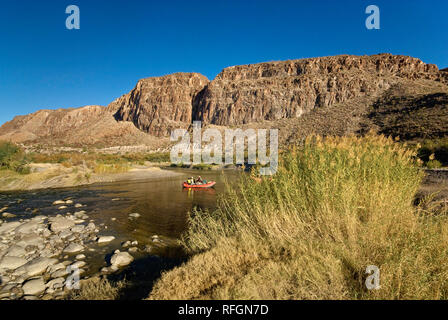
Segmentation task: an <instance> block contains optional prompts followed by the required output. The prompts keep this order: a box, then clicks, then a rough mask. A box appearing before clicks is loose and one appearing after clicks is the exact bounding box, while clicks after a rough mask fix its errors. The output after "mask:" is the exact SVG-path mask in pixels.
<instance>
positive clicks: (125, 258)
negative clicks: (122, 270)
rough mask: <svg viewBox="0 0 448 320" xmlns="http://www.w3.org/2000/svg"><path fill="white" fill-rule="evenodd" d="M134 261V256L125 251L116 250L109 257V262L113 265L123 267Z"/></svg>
mask: <svg viewBox="0 0 448 320" xmlns="http://www.w3.org/2000/svg"><path fill="white" fill-rule="evenodd" d="M132 261H134V258H133V257H132V256H131V255H130V254H129V253H127V252H116V253H115V254H114V255H113V256H112V258H111V259H110V263H111V264H112V266H115V267H124V266H127V265H128V264H130V263H131V262H132Z"/></svg>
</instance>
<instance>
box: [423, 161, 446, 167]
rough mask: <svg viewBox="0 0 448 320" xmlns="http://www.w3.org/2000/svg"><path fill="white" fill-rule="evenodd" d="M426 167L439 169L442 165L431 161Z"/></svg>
mask: <svg viewBox="0 0 448 320" xmlns="http://www.w3.org/2000/svg"><path fill="white" fill-rule="evenodd" d="M426 167H427V168H428V169H437V168H440V167H442V163H440V161H439V160H429V161H428V162H426Z"/></svg>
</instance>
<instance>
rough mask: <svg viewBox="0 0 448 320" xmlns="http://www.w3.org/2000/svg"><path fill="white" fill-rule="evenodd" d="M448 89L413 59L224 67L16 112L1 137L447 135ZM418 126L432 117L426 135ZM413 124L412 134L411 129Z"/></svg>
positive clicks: (118, 139) (447, 77)
mask: <svg viewBox="0 0 448 320" xmlns="http://www.w3.org/2000/svg"><path fill="white" fill-rule="evenodd" d="M447 94H448V72H447V71H446V69H444V70H439V69H438V68H437V66H435V65H432V64H426V63H423V62H422V61H421V60H419V59H416V58H412V57H407V56H396V55H390V54H380V55H373V56H349V55H341V56H334V57H323V58H310V59H301V60H289V61H278V62H267V63H259V64H253V65H243V66H234V67H229V68H226V69H224V70H223V71H222V72H221V73H220V74H219V75H218V76H217V77H216V78H215V79H214V80H213V81H211V82H209V81H208V80H207V78H206V77H204V76H202V75H200V74H197V73H175V74H172V75H167V76H163V77H153V78H147V79H142V80H140V81H139V82H138V83H137V85H136V87H135V88H134V89H133V90H132V91H131V92H130V93H128V94H125V95H123V96H122V97H120V98H118V99H116V100H115V101H113V102H112V103H111V104H109V106H108V107H100V106H87V107H83V108H79V109H67V110H62V109H59V110H54V111H51V110H41V111H38V112H36V113H33V114H30V115H27V116H19V117H16V118H15V119H13V120H12V121H10V122H8V123H6V124H4V125H3V126H2V127H0V139H6V140H12V141H16V142H25V143H34V144H35V143H41V144H54V145H95V144H101V145H107V146H114V145H140V144H144V145H149V146H159V145H166V143H167V141H168V139H167V137H168V136H169V134H170V132H171V130H173V129H175V128H187V127H189V126H190V124H191V121H192V120H201V121H202V122H203V124H205V125H213V126H220V127H221V128H225V127H228V126H235V125H238V126H241V127H243V128H244V127H261V126H262V127H276V128H280V131H281V137H282V139H283V140H282V141H289V142H293V141H294V140H297V139H301V138H303V136H304V135H307V134H309V133H320V134H347V133H362V132H364V131H366V130H368V129H375V130H377V131H380V132H383V133H386V134H392V135H400V136H403V137H408V138H415V137H435V136H443V135H445V134H447V128H446V125H445V124H446V123H448V121H446V120H447V119H446V116H447V114H448V106H447V103H446V95H447ZM397 115H403V116H397ZM425 117H426V118H425ZM423 118H425V119H423ZM412 122H416V123H417V124H415V123H414V125H411V123H412ZM420 122H422V125H423V122H425V123H424V125H423V126H424V130H423V131H421V134H419V130H421V126H420V125H419V123H420ZM444 123H445V124H444ZM409 130H411V131H412V132H413V133H410V134H407V131H409Z"/></svg>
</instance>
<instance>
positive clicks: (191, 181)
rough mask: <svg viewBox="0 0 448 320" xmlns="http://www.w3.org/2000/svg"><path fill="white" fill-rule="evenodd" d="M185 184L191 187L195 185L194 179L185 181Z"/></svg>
mask: <svg viewBox="0 0 448 320" xmlns="http://www.w3.org/2000/svg"><path fill="white" fill-rule="evenodd" d="M187 183H188V184H189V185H190V186H191V185H193V184H195V183H194V178H193V177H191V178H188V179H187Z"/></svg>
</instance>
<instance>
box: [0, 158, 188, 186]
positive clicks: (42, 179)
mask: <svg viewBox="0 0 448 320" xmlns="http://www.w3.org/2000/svg"><path fill="white" fill-rule="evenodd" d="M31 166H32V173H30V174H27V175H18V174H10V175H8V174H6V175H3V176H1V177H0V191H18V190H37V189H51V188H65V187H76V186H82V185H90V184H94V183H106V182H118V181H136V180H151V179H160V178H165V177H172V176H178V175H180V173H178V172H174V171H170V170H164V169H162V168H160V167H158V166H151V165H147V166H134V167H132V168H131V169H130V170H129V171H127V172H123V173H101V174H97V173H94V172H92V171H91V170H89V169H87V168H83V167H82V166H79V167H72V168H65V167H64V166H62V165H60V164H32V165H31Z"/></svg>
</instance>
